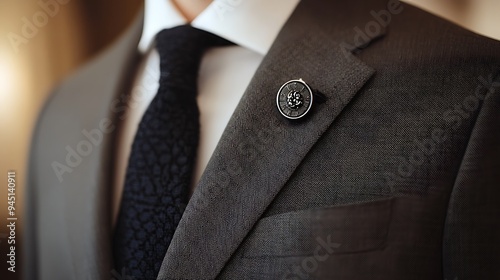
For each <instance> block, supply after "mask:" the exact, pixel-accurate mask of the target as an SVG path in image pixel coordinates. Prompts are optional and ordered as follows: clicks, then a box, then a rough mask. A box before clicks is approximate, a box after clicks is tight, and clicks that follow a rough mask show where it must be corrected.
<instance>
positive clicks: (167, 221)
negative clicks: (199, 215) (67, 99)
mask: <svg viewBox="0 0 500 280" xmlns="http://www.w3.org/2000/svg"><path fill="white" fill-rule="evenodd" d="M156 40H157V41H156V46H157V49H158V51H159V53H160V72H161V77H160V87H159V90H158V93H157V94H156V96H155V97H154V99H153V101H152V102H151V104H150V105H149V107H148V108H147V110H146V112H145V114H144V116H143V117H142V120H141V122H140V124H139V128H138V131H137V134H136V135H135V139H134V142H133V145H132V151H131V155H130V159H129V163H128V167H127V173H126V179H125V186H124V190H123V198H122V202H121V205H120V213H119V216H118V222H117V225H116V229H115V236H114V240H113V253H114V257H115V269H116V270H117V271H122V270H124V271H126V273H127V275H130V276H133V277H135V279H156V276H157V274H158V272H159V270H160V266H161V264H162V261H163V257H164V256H165V253H166V251H167V248H168V246H169V244H170V242H171V240H172V237H173V234H174V231H175V229H176V227H177V225H178V224H179V221H180V219H181V216H182V213H183V211H184V206H185V205H186V204H187V202H188V199H189V198H188V196H189V186H190V183H191V176H192V172H193V166H194V162H195V157H196V150H197V147H198V138H199V111H198V106H197V104H196V93H197V75H198V70H199V65H200V61H201V58H202V55H203V52H204V50H206V49H207V48H209V47H211V46H212V47H213V46H217V45H219V46H221V45H227V44H229V42H228V41H226V40H224V39H222V38H220V37H217V36H215V35H213V34H211V33H208V32H206V31H202V30H199V29H196V28H194V27H191V26H190V25H184V26H179V27H175V28H172V29H165V30H163V31H161V32H160V33H159V34H158V36H157V39H156Z"/></svg>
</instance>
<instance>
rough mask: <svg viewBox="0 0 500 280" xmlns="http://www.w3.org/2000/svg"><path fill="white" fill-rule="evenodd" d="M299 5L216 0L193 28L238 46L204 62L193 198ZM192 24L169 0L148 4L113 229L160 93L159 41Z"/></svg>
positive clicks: (122, 141)
mask: <svg viewBox="0 0 500 280" xmlns="http://www.w3.org/2000/svg"><path fill="white" fill-rule="evenodd" d="M298 2H299V0H272V1H268V0H267V1H265V0H215V1H213V2H212V3H211V4H210V5H209V6H208V7H207V8H206V9H205V10H204V11H203V12H202V13H201V14H200V15H199V16H198V17H196V18H195V19H194V20H193V21H192V22H191V25H192V26H194V27H196V28H199V29H203V30H206V31H209V32H211V33H214V34H216V35H219V36H221V37H223V38H225V39H227V40H229V41H231V42H233V43H235V44H236V45H235V46H230V47H219V48H213V49H210V50H208V51H207V52H206V53H205V55H204V56H203V58H202V62H201V66H200V71H199V76H198V91H199V92H198V95H197V103H198V107H199V110H200V142H199V146H198V154H197V159H196V165H195V171H194V174H193V181H192V184H191V192H192V191H193V190H194V188H195V186H196V184H197V183H198V180H199V179H200V177H201V175H202V174H203V171H204V170H205V167H206V165H207V163H208V161H209V160H210V157H211V156H212V153H213V151H214V150H215V147H216V145H217V143H218V142H219V139H220V137H221V135H222V132H223V131H224V129H225V127H226V125H227V123H228V122H229V119H230V117H231V115H232V113H233V112H234V109H235V108H236V106H237V104H238V102H239V101H240V98H241V96H242V95H243V93H244V91H245V89H246V87H247V86H248V84H249V83H250V80H251V78H252V77H253V75H254V73H255V71H256V70H257V67H258V66H259V65H260V63H261V61H262V59H263V58H264V56H265V55H266V53H267V51H268V50H269V48H270V47H271V45H272V43H273V41H274V40H275V38H276V36H277V35H278V33H279V31H280V30H281V28H282V27H283V25H284V24H285V22H286V20H287V19H288V18H289V16H290V15H291V13H292V12H293V10H294V9H295V7H296V6H297V4H298ZM187 23H188V22H187V20H186V19H185V18H184V17H183V16H182V15H181V14H180V13H179V11H178V10H177V9H176V7H175V6H174V4H173V3H171V2H170V0H146V2H145V19H144V29H143V33H142V37H141V40H140V42H139V46H138V47H139V51H140V52H141V53H143V54H144V57H143V61H142V63H141V66H140V69H139V71H138V74H137V76H136V80H135V82H134V87H133V89H132V93H131V97H132V98H131V100H130V101H129V104H128V111H127V114H126V115H125V116H126V117H125V118H124V120H123V123H122V124H121V128H120V130H119V137H118V142H117V143H116V144H117V149H118V150H117V153H116V158H115V162H116V165H115V175H114V176H115V184H114V196H113V201H114V205H113V211H114V212H113V224H114V223H115V222H116V217H117V214H118V209H119V202H120V200H121V193H122V190H123V185H124V182H125V173H126V169H127V164H128V158H129V156H130V152H131V146H132V142H133V140H134V135H135V133H136V132H137V127H138V125H139V122H140V120H141V118H142V115H143V114H144V112H145V111H146V109H147V107H148V105H149V103H150V102H151V100H152V99H153V97H154V96H155V94H156V92H157V90H158V82H159V77H160V70H159V67H160V57H159V54H158V52H157V51H156V49H155V48H154V39H155V36H156V34H157V33H158V32H159V31H161V30H162V29H165V28H172V27H175V26H179V25H183V24H187Z"/></svg>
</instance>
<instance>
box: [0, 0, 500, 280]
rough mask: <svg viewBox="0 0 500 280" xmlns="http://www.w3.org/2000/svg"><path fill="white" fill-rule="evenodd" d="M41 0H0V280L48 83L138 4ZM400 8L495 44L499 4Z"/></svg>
mask: <svg viewBox="0 0 500 280" xmlns="http://www.w3.org/2000/svg"><path fill="white" fill-rule="evenodd" d="M40 1H41V2H45V3H48V2H52V1H56V0H0V152H1V153H0V172H1V175H0V176H2V177H3V178H2V179H0V180H1V182H2V183H1V184H0V225H1V227H0V256H1V257H0V260H1V265H0V279H20V276H21V274H20V271H21V269H22V262H21V259H20V256H19V254H20V253H21V246H22V243H21V244H20V241H21V240H22V232H23V227H22V225H23V224H22V223H23V214H24V213H23V207H24V204H23V196H24V192H23V190H24V184H25V176H26V166H27V159H28V154H29V145H30V140H31V134H32V130H33V128H34V125H35V122H36V119H37V116H38V113H39V111H40V109H41V107H42V106H43V103H44V101H45V100H46V98H47V97H48V96H49V93H50V90H51V89H52V88H53V87H54V86H55V84H57V83H58V82H59V81H61V80H62V79H64V77H66V76H67V75H69V74H71V73H72V72H73V71H75V69H77V68H78V67H79V66H81V65H82V64H83V63H85V62H86V61H88V60H89V59H91V58H92V57H93V56H95V55H96V54H97V53H98V52H99V51H101V50H102V49H103V48H105V47H106V46H108V45H109V44H110V43H111V42H113V40H115V39H116V38H117V36H119V35H120V33H121V32H123V31H124V30H125V29H126V28H127V27H128V26H129V24H130V23H131V22H132V21H133V19H134V18H135V16H136V15H137V14H138V13H139V12H140V10H141V7H142V6H143V0H129V1H117V0H107V1H98V0H57V1H58V3H60V4H59V9H55V10H52V11H53V13H52V14H48V15H47V13H46V12H45V10H44V9H43V8H42V5H40V3H39V2H40ZM164 1H169V0H164ZM193 1H194V0H193ZM404 2H409V3H412V4H414V5H416V6H418V7H421V8H423V9H425V10H427V11H430V12H432V13H434V14H437V15H440V16H442V17H444V18H447V19H449V20H451V21H453V22H455V23H457V24H459V25H462V26H464V27H466V28H468V29H470V30H473V31H475V32H477V33H480V34H482V35H485V36H487V37H491V38H495V39H497V40H500V17H499V14H500V0H406V1H404ZM40 12H43V13H46V15H47V16H46V17H43V16H41V13H40ZM34 20H36V21H38V25H39V26H41V27H39V28H38V27H36V29H37V31H36V32H33V34H32V38H29V39H20V38H19V37H16V35H19V36H20V35H21V34H22V28H23V26H24V25H25V24H26V21H30V22H33V21H34ZM21 38H22V37H21ZM23 40H25V41H23ZM8 171H15V172H16V179H17V182H16V183H17V187H16V216H17V218H18V222H17V227H16V233H17V236H16V239H17V240H16V251H17V254H18V255H17V258H16V259H17V261H16V271H17V272H16V273H11V272H8V271H7V265H6V254H7V253H8V252H7V239H6V238H7V230H8V229H7V227H6V226H5V224H6V219H7V206H8V205H7V172H8Z"/></svg>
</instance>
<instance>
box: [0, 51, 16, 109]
mask: <svg viewBox="0 0 500 280" xmlns="http://www.w3.org/2000/svg"><path fill="white" fill-rule="evenodd" d="M11 61H12V60H11V59H10V57H7V56H6V55H3V54H2V53H0V102H5V101H7V99H8V97H9V96H12V95H13V94H14V92H13V91H14V86H15V85H14V82H15V79H14V66H13V64H12V63H10V62H11Z"/></svg>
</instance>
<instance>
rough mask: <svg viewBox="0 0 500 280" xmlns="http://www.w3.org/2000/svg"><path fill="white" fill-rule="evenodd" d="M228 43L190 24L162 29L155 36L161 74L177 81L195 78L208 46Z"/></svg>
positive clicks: (189, 82)
mask: <svg viewBox="0 0 500 280" xmlns="http://www.w3.org/2000/svg"><path fill="white" fill-rule="evenodd" d="M229 44H231V43H230V42H229V41H227V40H225V39H223V38H221V37H219V36H217V35H214V34H212V33H210V32H207V31H204V30H201V29H197V28H194V27H192V26H191V25H181V26H177V27H174V28H170V29H164V30H162V31H160V33H158V35H157V37H156V48H157V50H158V52H159V53H160V70H161V75H162V77H165V76H170V77H171V79H169V80H177V81H178V80H179V79H183V80H185V79H187V78H191V77H194V78H196V76H197V73H198V68H199V65H200V61H201V58H202V55H203V52H204V51H205V50H206V49H208V48H210V47H215V46H224V45H229ZM185 82H187V83H188V84H191V83H192V81H187V80H186V81H185Z"/></svg>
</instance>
